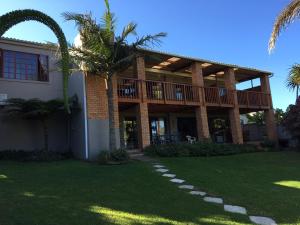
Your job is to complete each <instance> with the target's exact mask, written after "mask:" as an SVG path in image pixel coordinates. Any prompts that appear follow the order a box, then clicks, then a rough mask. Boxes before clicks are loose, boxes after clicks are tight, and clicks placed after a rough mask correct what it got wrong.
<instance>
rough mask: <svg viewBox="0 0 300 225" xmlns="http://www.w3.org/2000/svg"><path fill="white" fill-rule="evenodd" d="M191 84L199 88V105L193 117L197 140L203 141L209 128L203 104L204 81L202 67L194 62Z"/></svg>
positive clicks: (207, 136) (207, 134) (207, 135)
mask: <svg viewBox="0 0 300 225" xmlns="http://www.w3.org/2000/svg"><path fill="white" fill-rule="evenodd" d="M192 84H193V85H195V86H197V87H199V89H198V90H197V91H198V95H199V100H200V102H199V105H198V106H196V109H195V116H196V121H197V124H196V125H197V134H198V140H203V139H207V138H209V128H208V119H207V109H206V106H205V104H204V91H203V87H204V81H203V75H202V67H201V64H200V63H198V62H195V63H194V64H193V65H192Z"/></svg>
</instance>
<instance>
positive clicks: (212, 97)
mask: <svg viewBox="0 0 300 225" xmlns="http://www.w3.org/2000/svg"><path fill="white" fill-rule="evenodd" d="M117 86H118V98H119V99H118V100H119V102H127V103H130V102H132V103H137V102H140V101H144V102H147V103H153V104H170V105H189V106H193V105H200V104H201V102H203V103H204V104H205V105H207V106H219V107H233V105H234V97H235V93H237V98H238V104H239V106H240V107H241V108H265V107H268V106H269V101H268V98H269V96H268V95H267V94H265V93H263V92H254V91H232V90H228V89H226V88H220V87H204V88H201V87H197V86H193V85H190V84H181V83H171V82H165V81H153V80H146V81H141V80H138V79H131V78H119V79H118V84H117ZM201 94H202V95H203V99H200V97H201Z"/></svg>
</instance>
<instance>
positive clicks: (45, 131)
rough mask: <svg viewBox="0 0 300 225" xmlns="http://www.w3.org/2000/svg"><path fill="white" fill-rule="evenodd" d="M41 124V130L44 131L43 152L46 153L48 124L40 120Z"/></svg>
mask: <svg viewBox="0 0 300 225" xmlns="http://www.w3.org/2000/svg"><path fill="white" fill-rule="evenodd" d="M42 124H43V130H44V150H45V151H48V150H49V148H48V137H49V131H48V124H47V121H46V120H42Z"/></svg>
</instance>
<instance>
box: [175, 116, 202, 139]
mask: <svg viewBox="0 0 300 225" xmlns="http://www.w3.org/2000/svg"><path fill="white" fill-rule="evenodd" d="M196 124H197V123H196V118H193V117H178V118H177V130H178V133H179V136H180V137H179V138H180V141H186V140H187V139H186V136H192V137H197V127H196Z"/></svg>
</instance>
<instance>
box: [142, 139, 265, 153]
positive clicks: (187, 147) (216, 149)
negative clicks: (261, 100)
mask: <svg viewBox="0 0 300 225" xmlns="http://www.w3.org/2000/svg"><path fill="white" fill-rule="evenodd" d="M257 151H261V150H259V149H258V148H257V147H256V146H254V145H237V144H216V143H211V142H197V143H195V144H187V143H180V144H165V145H151V146H148V147H146V148H145V154H146V155H149V156H160V157H203V156H219V155H220V156H221V155H233V154H238V153H248V152H257Z"/></svg>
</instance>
